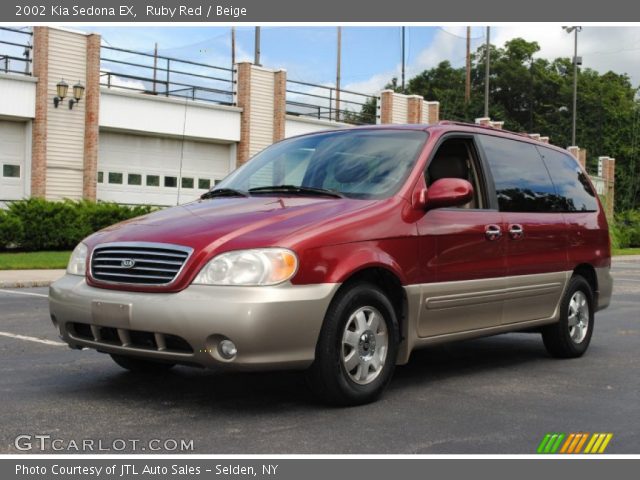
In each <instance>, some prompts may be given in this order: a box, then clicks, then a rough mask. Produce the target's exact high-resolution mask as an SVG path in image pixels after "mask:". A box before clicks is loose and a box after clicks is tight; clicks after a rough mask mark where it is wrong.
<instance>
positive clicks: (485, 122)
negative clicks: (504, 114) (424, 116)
mask: <svg viewBox="0 0 640 480" xmlns="http://www.w3.org/2000/svg"><path fill="white" fill-rule="evenodd" d="M429 121H431V119H429ZM476 124H478V125H480V126H483V127H490V126H491V119H490V118H489V117H480V118H476Z"/></svg>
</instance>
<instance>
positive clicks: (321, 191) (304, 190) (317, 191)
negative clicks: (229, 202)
mask: <svg viewBox="0 0 640 480" xmlns="http://www.w3.org/2000/svg"><path fill="white" fill-rule="evenodd" d="M249 193H297V194H301V195H325V196H328V197H334V198H345V196H344V195H343V194H341V193H340V192H338V191H336V190H329V189H327V188H317V187H305V186H302V185H271V186H268V187H256V188H250V189H249Z"/></svg>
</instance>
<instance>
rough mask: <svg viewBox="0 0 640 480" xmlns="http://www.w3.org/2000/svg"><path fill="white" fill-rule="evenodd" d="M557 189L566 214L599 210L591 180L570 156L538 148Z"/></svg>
mask: <svg viewBox="0 0 640 480" xmlns="http://www.w3.org/2000/svg"><path fill="white" fill-rule="evenodd" d="M538 150H539V151H540V154H541V155H542V158H543V159H544V163H545V165H546V166H547V169H548V170H549V174H550V175H551V180H553V185H554V186H555V187H556V191H557V192H558V196H559V197H560V200H561V209H562V211H564V212H595V211H596V210H598V202H597V201H596V194H595V192H594V191H593V188H591V184H590V183H589V179H588V178H587V176H586V175H585V173H584V172H583V171H582V168H580V165H578V162H577V161H576V160H575V159H574V158H573V157H571V156H570V155H568V154H564V153H561V152H558V151H557V150H552V149H550V148H546V147H538Z"/></svg>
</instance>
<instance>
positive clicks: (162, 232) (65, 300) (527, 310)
mask: <svg viewBox="0 0 640 480" xmlns="http://www.w3.org/2000/svg"><path fill="white" fill-rule="evenodd" d="M366 128H385V129H395V128H403V129H416V130H426V131H427V132H428V139H427V141H426V143H425V145H424V148H423V150H422V152H421V154H420V155H419V158H418V159H417V162H416V164H415V167H414V169H413V170H412V172H411V174H410V176H409V177H408V178H407V180H406V181H405V182H404V184H403V186H402V188H401V189H400V190H399V191H398V193H397V194H396V195H394V196H392V197H390V198H388V199H384V200H357V199H347V198H341V199H333V198H324V197H319V198H308V197H292V196H286V195H278V196H275V195H274V196H268V197H266V196H260V197H249V198H216V199H212V200H201V201H197V202H194V203H190V204H187V205H183V206H179V207H175V208H171V209H167V210H163V211H159V212H156V213H153V214H150V215H147V216H144V217H141V218H137V219H133V220H130V221H128V222H124V223H121V224H118V225H115V226H113V227H110V228H107V229H105V230H102V231H100V232H98V233H96V234H94V235H92V236H91V237H89V238H88V239H86V240H85V243H86V245H87V246H88V248H89V252H90V254H91V252H92V251H93V249H94V248H95V247H96V246H98V245H101V244H105V243H119V242H154V243H159V244H171V245H180V246H184V247H188V248H190V249H192V254H191V255H190V256H189V259H188V261H187V262H186V264H185V265H184V268H183V269H182V271H181V272H180V275H179V276H178V277H177V278H176V280H175V281H174V282H172V283H171V284H170V285H165V286H135V285H134V286H132V285H126V286H125V285H117V284H107V283H104V282H100V281H98V280H96V279H95V278H93V277H92V275H91V269H90V268H89V267H88V269H87V274H86V278H83V277H77V276H71V275H67V276H65V277H64V278H63V279H61V280H60V281H58V282H56V283H55V284H53V285H52V287H51V290H50V305H51V313H52V316H53V318H55V322H56V324H57V326H58V328H59V330H60V333H61V336H62V338H63V339H64V340H65V341H66V342H67V343H69V345H71V346H72V347H78V348H81V347H91V348H96V349H98V350H101V351H104V352H108V353H129V354H134V355H139V356H141V357H148V358H156V359H164V360H167V361H173V362H178V363H190V364H196V365H201V366H206V367H218V366H226V367H234V368H250V369H256V368H291V367H293V368H305V367H307V366H309V365H310V364H311V363H312V362H313V360H314V352H315V346H316V343H317V339H318V335H319V332H320V330H321V327H322V323H323V319H324V316H325V313H326V311H327V308H328V307H329V305H330V303H331V300H332V298H333V297H334V296H335V294H336V292H337V291H338V289H340V288H341V286H343V285H344V284H345V283H347V282H349V281H350V279H352V278H354V277H356V276H359V275H366V274H367V273H369V272H377V274H378V273H382V277H381V278H384V279H385V281H386V282H387V283H388V284H389V287H390V288H391V284H393V285H398V286H399V287H400V288H401V289H402V291H403V295H401V296H398V298H397V299H396V300H395V303H396V307H397V311H398V313H399V317H400V318H399V319H400V331H401V336H402V339H401V345H400V350H399V355H398V360H397V361H398V363H404V362H406V361H407V360H408V358H409V355H410V353H411V351H412V350H413V349H414V348H418V347H421V346H426V345H430V344H433V343H437V342H443V341H450V340H455V339H463V338H471V337H475V336H483V335H491V334H496V333H501V332H506V331H514V330H522V329H529V328H534V327H539V326H542V325H545V324H548V323H552V322H554V321H557V320H558V315H559V313H558V307H559V302H560V299H561V297H562V294H563V292H564V290H565V288H566V286H567V283H568V280H569V279H570V277H571V275H572V274H573V272H576V271H579V272H580V273H581V274H582V275H583V276H585V278H587V280H589V282H590V283H591V285H592V288H593V290H594V292H595V294H596V308H598V309H601V308H604V307H606V306H607V305H608V303H609V300H610V296H611V289H612V282H611V277H610V275H609V267H610V246H609V238H608V230H607V222H606V218H605V215H604V211H603V209H602V206H601V205H600V204H599V203H598V211H597V212H595V213H593V212H591V213H571V214H565V213H505V212H500V211H499V210H498V208H497V201H496V199H495V198H493V197H494V195H492V194H491V189H490V188H489V189H487V190H488V196H489V198H488V199H487V205H486V207H487V208H484V209H477V210H474V209H460V208H441V209H431V210H425V209H424V207H423V205H422V204H421V201H420V199H421V198H422V197H423V196H424V190H425V188H426V185H425V180H424V171H425V169H426V168H427V166H428V164H429V161H430V160H431V158H432V156H433V154H434V153H435V151H436V149H437V146H438V145H439V144H441V143H442V141H443V140H444V139H446V138H449V137H450V136H455V135H463V136H468V137H471V138H472V137H473V136H474V135H495V136H502V137H506V138H511V139H516V140H518V141H522V142H529V143H534V144H538V142H536V141H534V140H532V139H529V138H528V137H524V136H517V135H514V134H511V133H507V132H501V131H497V130H489V129H486V128H481V127H473V126H464V125H457V124H448V123H446V122H443V123H441V124H438V125H432V126H418V125H416V126H383V127H366ZM545 146H546V145H545ZM551 148H554V147H551ZM479 155H480V156H482V155H483V154H482V152H481V151H480V152H479ZM483 165H484V168H485V170H486V168H487V167H486V162H483ZM485 175H489V172H487V171H485ZM523 231H524V235H523V234H522V232H523ZM273 246H277V247H284V248H289V249H291V250H293V251H294V252H295V253H296V254H297V256H298V259H299V267H298V271H297V273H296V275H295V276H294V277H293V278H292V279H291V280H290V281H288V282H286V283H284V284H281V285H277V286H271V287H227V286H215V287H214V286H203V285H192V282H193V280H194V278H195V277H196V275H197V274H198V272H199V271H200V269H201V268H202V267H203V265H205V263H206V262H207V261H208V260H210V259H212V258H213V257H215V256H216V255H218V254H220V253H223V252H227V251H233V250H239V249H248V248H260V247H273ZM89 265H90V262H89ZM96 302H106V303H108V304H116V305H122V306H123V308H124V310H126V312H127V313H126V314H124V315H122V316H121V317H120V319H119V320H118V321H117V322H116V323H119V324H117V325H116V324H114V325H109V326H110V327H114V328H117V329H119V330H118V331H119V332H120V331H122V332H123V333H122V335H123V338H125V339H126V338H127V337H126V332H127V330H141V331H150V332H160V333H163V334H176V335H180V336H181V337H183V338H185V339H186V340H187V341H188V342H189V343H190V344H191V346H192V347H193V350H194V351H193V353H192V354H176V353H170V352H167V351H148V350H135V349H133V348H132V347H129V346H126V345H125V346H115V345H110V344H107V343H104V342H100V341H91V340H87V339H86V338H85V339H81V338H77V337H74V336H73V333H72V332H71V330H70V329H69V328H67V325H68V324H69V323H70V322H84V323H89V324H92V325H94V326H95V325H97V322H96V318H97V316H96V313H95V312H96V308H97V307H96V306H95V305H96ZM100 322H101V323H100V324H108V323H109V321H108V319H105V317H104V316H102V317H100ZM220 338H230V339H232V340H233V341H234V342H235V343H236V345H237V346H238V355H237V356H236V357H235V358H234V359H233V360H232V361H227V360H225V359H224V358H221V357H220V355H219V353H218V352H217V349H216V348H215V347H216V345H217V342H218V341H219V339H220Z"/></svg>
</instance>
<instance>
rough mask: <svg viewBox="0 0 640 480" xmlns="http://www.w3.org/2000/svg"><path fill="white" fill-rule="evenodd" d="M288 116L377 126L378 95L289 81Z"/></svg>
mask: <svg viewBox="0 0 640 480" xmlns="http://www.w3.org/2000/svg"><path fill="white" fill-rule="evenodd" d="M286 102H287V114H289V115H298V116H303V117H311V118H316V119H318V120H328V121H336V122H344V123H351V124H354V125H366V124H374V123H376V104H377V96H375V95H367V94H364V93H359V92H354V91H351V90H343V89H340V90H338V89H336V88H334V87H327V86H325V85H317V84H313V83H307V82H299V81H296V80H287V100H286Z"/></svg>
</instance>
